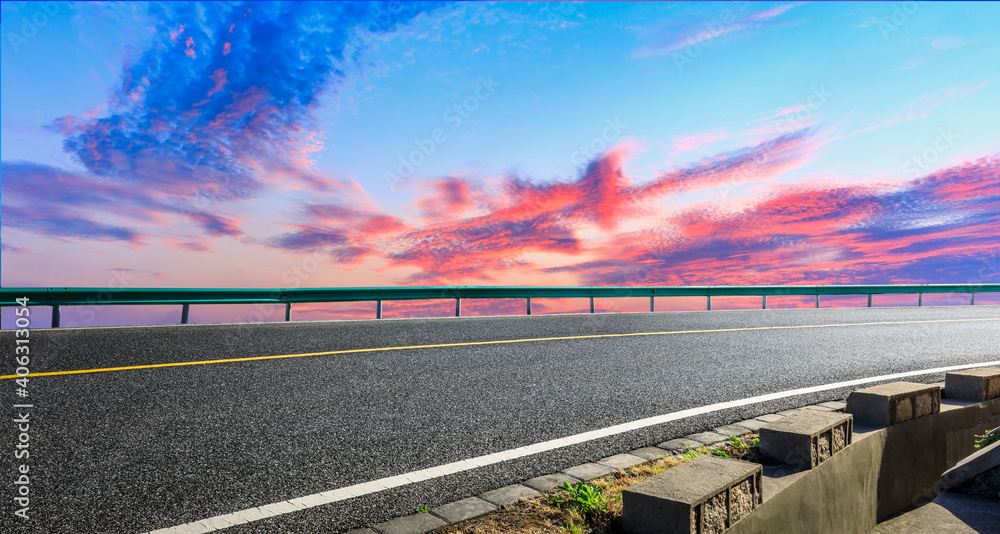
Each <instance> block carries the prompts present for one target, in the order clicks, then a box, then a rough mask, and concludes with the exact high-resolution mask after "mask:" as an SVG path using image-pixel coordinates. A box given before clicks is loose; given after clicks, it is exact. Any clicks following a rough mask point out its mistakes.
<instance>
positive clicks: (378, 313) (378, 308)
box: [375, 300, 382, 319]
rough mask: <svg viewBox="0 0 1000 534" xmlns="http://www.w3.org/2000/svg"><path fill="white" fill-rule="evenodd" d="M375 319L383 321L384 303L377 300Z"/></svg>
mask: <svg viewBox="0 0 1000 534" xmlns="http://www.w3.org/2000/svg"><path fill="white" fill-rule="evenodd" d="M375 318H376V319H381V318H382V301H381V300H376V301H375Z"/></svg>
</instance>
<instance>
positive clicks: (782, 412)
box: [778, 408, 802, 415]
mask: <svg viewBox="0 0 1000 534" xmlns="http://www.w3.org/2000/svg"><path fill="white" fill-rule="evenodd" d="M800 410H802V408H792V409H791V410H782V411H780V412H778V415H792V414H793V413H797V412H799V411H800Z"/></svg>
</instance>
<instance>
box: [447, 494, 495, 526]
mask: <svg viewBox="0 0 1000 534" xmlns="http://www.w3.org/2000/svg"><path fill="white" fill-rule="evenodd" d="M496 509H497V507H496V505H494V504H493V503H489V502H486V501H484V500H482V499H480V498H478V497H469V498H467V499H462V500H460V501H455V502H450V503H448V504H442V505H441V506H438V507H437V508H434V509H432V510H431V512H433V513H434V515H437V516H440V517H442V518H444V520H445V521H447V522H449V523H460V522H462V521H467V520H469V519H472V518H475V517H479V516H481V515H486V514H488V513H490V512H492V511H494V510H496Z"/></svg>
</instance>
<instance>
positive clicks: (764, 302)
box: [760, 295, 767, 310]
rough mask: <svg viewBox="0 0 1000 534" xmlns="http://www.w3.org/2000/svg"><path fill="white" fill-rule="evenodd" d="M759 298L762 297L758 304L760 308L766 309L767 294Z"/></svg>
mask: <svg viewBox="0 0 1000 534" xmlns="http://www.w3.org/2000/svg"><path fill="white" fill-rule="evenodd" d="M761 298H762V301H761V304H760V309H762V310H766V309H767V295H761Z"/></svg>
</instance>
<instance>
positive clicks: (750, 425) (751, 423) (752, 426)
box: [733, 419, 767, 432]
mask: <svg viewBox="0 0 1000 534" xmlns="http://www.w3.org/2000/svg"><path fill="white" fill-rule="evenodd" d="M733 424H734V425H739V426H741V427H743V428H746V429H747V430H749V431H750V432H756V431H758V430H760V427H762V426H764V425H766V424H767V423H765V422H764V421H761V420H760V419H747V420H745V421H740V422H738V423H733Z"/></svg>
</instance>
